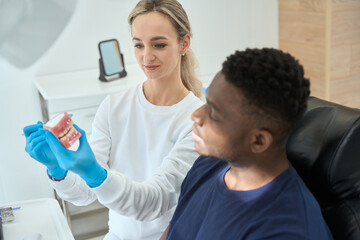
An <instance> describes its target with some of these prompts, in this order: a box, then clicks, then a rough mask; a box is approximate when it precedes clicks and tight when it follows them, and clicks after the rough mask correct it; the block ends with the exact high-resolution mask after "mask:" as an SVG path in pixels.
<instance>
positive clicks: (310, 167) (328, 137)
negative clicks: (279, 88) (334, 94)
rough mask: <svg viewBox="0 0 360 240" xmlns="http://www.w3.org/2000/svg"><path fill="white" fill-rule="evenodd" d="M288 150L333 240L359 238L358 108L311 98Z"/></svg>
mask: <svg viewBox="0 0 360 240" xmlns="http://www.w3.org/2000/svg"><path fill="white" fill-rule="evenodd" d="M286 150H287V155H288V159H289V161H290V162H291V163H292V165H293V166H294V168H295V169H296V170H297V172H298V173H299V175H300V176H301V177H302V179H303V180H304V182H305V183H306V185H307V186H308V188H309V189H310V190H311V192H312V193H313V194H314V196H315V197H316V199H317V200H318V202H319V204H320V207H321V209H322V213H323V216H324V218H325V221H326V222H327V224H328V226H329V228H330V230H331V232H332V234H333V237H334V239H336V240H360V109H354V108H348V107H345V106H341V105H338V104H334V103H331V102H327V101H324V100H321V99H318V98H315V97H310V98H309V101H308V109H307V110H306V113H305V115H304V117H303V118H302V119H301V120H300V121H299V122H298V123H297V124H296V125H295V126H294V128H293V129H292V132H291V135H290V138H289V140H288V143H287V146H286Z"/></svg>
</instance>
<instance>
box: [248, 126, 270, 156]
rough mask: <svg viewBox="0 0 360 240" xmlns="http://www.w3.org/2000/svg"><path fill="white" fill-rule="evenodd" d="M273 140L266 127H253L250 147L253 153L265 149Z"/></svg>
mask: <svg viewBox="0 0 360 240" xmlns="http://www.w3.org/2000/svg"><path fill="white" fill-rule="evenodd" d="M272 142H273V136H272V134H271V132H269V131H268V130H266V129H254V130H253V131H252V133H251V143H250V149H251V151H252V152H253V153H262V152H264V151H266V149H268V148H269V147H270V145H271V143H272Z"/></svg>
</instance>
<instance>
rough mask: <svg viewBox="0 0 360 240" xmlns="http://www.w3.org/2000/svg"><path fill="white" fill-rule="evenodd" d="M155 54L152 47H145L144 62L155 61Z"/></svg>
mask: <svg viewBox="0 0 360 240" xmlns="http://www.w3.org/2000/svg"><path fill="white" fill-rule="evenodd" d="M154 59H155V55H154V52H153V51H152V49H151V48H145V51H144V62H145V63H151V62H152V61H154Z"/></svg>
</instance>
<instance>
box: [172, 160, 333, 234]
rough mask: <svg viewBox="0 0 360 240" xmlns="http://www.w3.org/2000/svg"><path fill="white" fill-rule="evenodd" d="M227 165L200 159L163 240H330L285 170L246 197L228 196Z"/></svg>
mask: <svg viewBox="0 0 360 240" xmlns="http://www.w3.org/2000/svg"><path fill="white" fill-rule="evenodd" d="M229 168H230V166H229V165H228V163H227V162H224V161H220V160H217V159H214V158H210V157H202V156H201V157H199V158H198V159H197V160H196V162H195V163H194V166H193V167H192V168H191V170H190V171H189V172H188V174H187V176H186V178H185V180H184V182H183V184H182V187H181V194H180V197H179V203H178V206H177V208H176V211H175V213H174V216H173V218H172V220H171V222H170V227H169V231H168V234H167V239H170V240H176V239H179V240H180V239H181V240H184V239H191V240H195V239H198V240H200V239H204V240H215V239H221V240H225V239H231V240H233V239H284V240H285V239H286V240H292V239H314V240H315V239H316V240H319V239H321V240H326V239H332V236H331V233H330V231H329V229H328V227H327V225H326V223H325V221H324V219H323V217H322V214H321V210H320V207H319V205H318V203H317V201H316V200H315V198H314V197H313V195H312V194H311V192H310V190H308V188H307V187H306V186H305V184H304V182H303V181H302V179H301V178H300V177H299V175H298V174H297V172H296V171H295V169H294V168H293V167H292V166H290V168H289V169H287V170H286V171H285V172H283V173H282V174H280V175H279V176H278V177H277V178H275V179H274V180H273V181H271V182H270V183H268V184H266V185H265V186H263V187H260V188H258V189H255V190H250V191H233V190H229V189H228V188H227V187H226V185H225V183H224V175H225V173H226V172H227V171H228V170H229Z"/></svg>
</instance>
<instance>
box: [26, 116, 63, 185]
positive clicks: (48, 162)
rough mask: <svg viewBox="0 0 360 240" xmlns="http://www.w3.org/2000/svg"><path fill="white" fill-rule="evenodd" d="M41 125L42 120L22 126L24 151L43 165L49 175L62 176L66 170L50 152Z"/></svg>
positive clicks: (58, 177) (59, 177) (57, 177)
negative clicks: (24, 141) (24, 140)
mask: <svg viewBox="0 0 360 240" xmlns="http://www.w3.org/2000/svg"><path fill="white" fill-rule="evenodd" d="M42 126H43V124H42V122H40V121H39V122H38V123H37V124H33V125H30V126H26V127H24V129H23V132H24V135H25V137H26V146H25V151H26V152H27V153H28V154H29V155H30V157H32V158H33V159H35V160H37V161H38V162H40V163H42V164H43V165H45V166H46V167H47V169H48V174H49V175H50V176H51V177H53V178H56V179H61V178H64V177H65V176H66V174H67V170H65V169H62V168H61V167H60V166H59V164H58V162H57V160H56V158H55V155H54V154H53V153H52V152H51V150H50V147H49V144H48V143H47V142H46V140H45V132H47V131H46V130H45V129H43V128H42Z"/></svg>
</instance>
